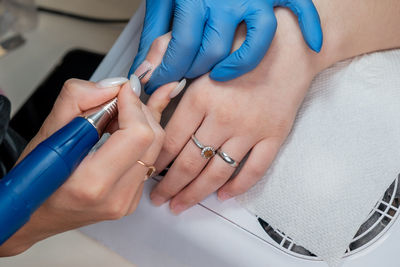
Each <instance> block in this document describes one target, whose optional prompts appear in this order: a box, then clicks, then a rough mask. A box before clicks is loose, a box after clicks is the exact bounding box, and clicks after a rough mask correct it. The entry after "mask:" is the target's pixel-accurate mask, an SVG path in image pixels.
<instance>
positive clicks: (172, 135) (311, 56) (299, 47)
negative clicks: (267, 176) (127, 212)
mask: <svg viewBox="0 0 400 267" xmlns="http://www.w3.org/2000/svg"><path fill="white" fill-rule="evenodd" d="M315 4H316V6H317V9H318V11H319V13H320V16H321V18H322V27H323V31H324V32H325V43H324V47H323V49H322V51H321V53H320V54H315V53H313V52H311V51H310V50H309V49H307V47H306V45H305V44H304V42H303V40H302V36H301V33H300V31H299V29H298V27H297V21H296V18H295V17H294V16H293V14H291V13H290V12H288V11H286V10H281V9H279V10H277V11H276V14H277V18H278V30H277V34H276V37H275V39H274V41H273V42H272V44H271V48H270V50H269V51H268V53H267V55H266V56H265V57H264V59H263V60H262V61H261V63H260V65H259V66H258V67H257V68H256V69H255V70H253V71H252V72H250V73H248V74H246V75H244V76H242V77H240V78H238V79H235V80H234V81H230V82H225V83H219V82H215V81H212V80H211V79H210V78H209V77H208V75H205V76H202V77H201V78H199V79H197V80H196V81H195V82H194V83H192V84H191V85H190V87H189V88H188V89H187V92H186V93H185V95H184V97H183V99H182V100H181V102H180V104H179V106H178V108H177V110H176V111H175V113H174V115H173V117H172V118H171V120H170V122H169V123H168V125H167V126H166V129H165V130H166V139H165V143H164V145H163V149H162V152H161V154H160V157H159V158H158V160H157V162H156V167H157V168H158V169H159V170H161V169H163V168H164V167H166V166H167V165H168V164H169V163H170V162H171V161H172V160H174V159H175V162H174V164H173V165H172V166H171V168H170V170H169V172H168V173H167V174H166V176H165V177H164V179H163V180H162V181H161V182H160V183H159V184H158V185H157V186H156V187H155V188H154V190H153V192H152V193H151V198H152V201H153V203H154V204H155V205H161V204H163V203H165V202H167V201H169V200H170V204H169V205H170V208H171V210H172V212H173V213H175V214H179V213H180V212H182V211H184V210H185V209H187V208H189V207H191V206H193V205H194V204H196V203H198V202H199V201H201V200H202V199H204V198H205V197H206V196H207V195H209V194H211V193H212V192H214V191H218V197H219V198H220V199H221V200H225V199H228V198H231V197H234V196H236V195H239V194H241V193H243V192H245V191H247V190H248V189H249V188H250V187H251V186H252V185H254V184H255V183H256V182H257V181H258V180H259V179H260V178H261V177H262V176H263V174H264V173H265V172H266V170H267V169H268V167H269V165H270V164H271V162H272V161H273V159H274V157H275V155H276V153H277V152H278V151H279V148H280V146H281V144H282V143H283V141H284V140H285V138H286V137H287V135H288V133H289V132H290V130H291V127H292V124H293V121H294V118H295V115H296V113H297V110H298V108H299V106H300V104H301V103H302V101H303V98H304V96H305V94H306V92H307V89H308V87H309V85H310V83H311V81H312V79H313V78H314V77H315V75H316V74H317V73H318V72H320V71H321V70H323V69H325V68H327V67H328V66H330V65H332V64H334V63H335V62H337V61H340V60H343V59H346V58H349V57H352V56H356V55H359V54H362V53H367V52H372V51H377V50H383V49H390V48H396V47H399V46H400V32H399V27H398V25H399V23H400V18H399V16H398V14H399V10H400V3H399V2H397V1H395V0H390V1H387V2H385V4H384V5H383V4H377V3H376V2H375V1H372V0H367V1H352V2H351V3H350V2H348V1H346V2H343V1H327V0H320V1H315ZM355 13H357V14H358V16H356V17H355V16H354V14H355ZM166 38H170V37H168V35H166V36H164V37H161V38H159V39H157V40H156V41H155V42H154V44H153V47H152V50H154V52H153V51H152V50H150V52H149V55H148V60H149V61H150V62H153V60H154V59H155V58H157V53H159V52H162V51H165V47H164V46H165V44H166V43H168V39H167V40H165V39H166ZM244 38H245V30H244V29H241V30H239V31H238V32H237V35H236V42H235V49H237V48H238V47H239V46H240V44H241V43H242V41H243V40H244ZM158 57H159V58H161V57H162V54H158ZM159 58H158V59H157V60H154V62H153V64H154V65H157V61H160V59H159ZM193 133H195V134H196V137H197V138H198V139H199V140H200V142H202V143H203V144H205V145H211V146H214V147H216V148H221V149H222V150H223V151H224V152H226V153H228V154H229V155H230V156H231V157H232V158H234V159H235V160H236V161H241V160H242V159H243V158H244V156H245V155H246V154H247V153H248V152H249V151H251V153H250V155H249V158H248V159H247V161H246V163H245V164H244V166H243V169H242V170H241V171H240V173H239V174H237V176H235V177H233V178H231V179H229V178H230V177H231V175H232V173H233V172H234V169H233V168H232V167H230V166H229V165H227V164H226V163H225V162H224V161H222V160H221V158H219V157H218V156H215V157H214V158H212V159H211V160H209V161H207V160H205V159H203V158H202V157H201V156H200V149H199V148H197V147H196V146H195V145H194V144H193V142H192V141H191V140H190V137H191V135H192V134H193Z"/></svg>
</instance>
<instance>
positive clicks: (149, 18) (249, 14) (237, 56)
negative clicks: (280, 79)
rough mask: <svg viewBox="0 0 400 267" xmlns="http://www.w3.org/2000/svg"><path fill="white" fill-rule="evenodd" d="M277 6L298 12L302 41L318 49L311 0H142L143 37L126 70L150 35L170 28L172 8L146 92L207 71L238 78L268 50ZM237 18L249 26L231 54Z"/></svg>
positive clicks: (147, 44)
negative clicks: (166, 41)
mask: <svg viewBox="0 0 400 267" xmlns="http://www.w3.org/2000/svg"><path fill="white" fill-rule="evenodd" d="M171 6H172V8H171ZM276 6H282V7H287V8H289V9H291V10H292V11H293V12H294V13H295V14H296V15H297V16H298V20H299V26H300V28H301V31H302V33H303V36H304V39H305V41H306V42H307V44H308V45H309V47H310V48H311V49H313V50H314V51H317V52H319V51H320V49H321V46H322V31H321V25H320V20H319V16H318V13H317V11H316V9H315V7H314V5H313V3H312V1H311V0H218V1H216V0H195V1H194V0H173V1H169V0H161V1H160V0H147V1H146V18H145V23H144V28H143V33H142V38H141V42H140V46H139V51H138V55H137V57H136V59H135V61H134V64H133V66H132V69H131V73H132V72H134V71H135V70H136V69H137V68H139V64H140V63H142V62H143V60H144V57H145V55H146V53H147V51H148V48H149V47H150V45H151V40H154V38H156V37H159V36H160V35H161V34H160V32H163V31H164V33H166V32H168V31H169V25H170V19H171V14H170V12H171V13H172V12H173V13H174V14H173V18H172V39H171V41H170V43H169V45H168V49H167V51H166V53H165V55H164V58H163V60H162V63H161V64H160V66H159V67H158V68H157V69H156V70H155V71H154V73H153V75H152V78H151V79H150V81H149V82H148V83H147V84H146V87H145V89H146V93H148V94H151V93H153V92H154V91H155V90H156V89H157V88H158V87H159V86H160V85H162V84H165V83H167V82H171V81H177V80H180V79H182V78H183V77H186V78H196V77H199V76H201V75H203V74H205V73H207V72H209V71H211V72H210V77H211V79H213V80H216V81H228V80H232V79H234V78H237V77H239V76H241V75H243V74H245V73H247V72H249V71H251V70H252V69H254V68H255V67H256V66H257V65H258V64H259V63H260V61H261V60H262V58H263V57H264V55H265V53H266V52H267V50H268V48H269V46H270V44H271V41H272V39H273V37H274V35H275V31H276V17H275V14H274V9H273V8H274V7H276ZM160 10H163V12H160ZM160 13H161V14H160ZM242 21H243V22H245V23H246V25H247V29H248V31H247V36H246V40H245V42H244V43H243V46H242V47H241V48H240V49H238V51H236V52H235V53H233V54H230V51H231V48H232V43H233V39H234V36H235V31H236V28H237V26H238V25H239V23H241V22H242Z"/></svg>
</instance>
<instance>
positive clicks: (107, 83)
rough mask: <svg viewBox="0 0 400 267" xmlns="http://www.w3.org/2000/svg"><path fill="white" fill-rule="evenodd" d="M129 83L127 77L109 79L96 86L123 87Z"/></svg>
mask: <svg viewBox="0 0 400 267" xmlns="http://www.w3.org/2000/svg"><path fill="white" fill-rule="evenodd" d="M127 81H128V79H127V78H125V77H116V78H107V79H104V80H101V81H100V82H98V83H97V84H96V85H97V87H99V88H109V87H114V86H119V85H123V84H124V83H126V82H127Z"/></svg>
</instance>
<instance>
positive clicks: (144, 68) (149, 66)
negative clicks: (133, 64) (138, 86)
mask: <svg viewBox="0 0 400 267" xmlns="http://www.w3.org/2000/svg"><path fill="white" fill-rule="evenodd" d="M153 67H154V66H153V64H151V63H150V62H149V61H147V60H145V61H143V62H142V64H140V65H139V67H138V68H137V69H136V71H135V75H136V76H140V75H142V74H143V73H145V72H146V71H148V70H152V69H153Z"/></svg>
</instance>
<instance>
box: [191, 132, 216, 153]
mask: <svg viewBox="0 0 400 267" xmlns="http://www.w3.org/2000/svg"><path fill="white" fill-rule="evenodd" d="M192 140H193V142H194V144H195V145H196V146H197V147H198V148H200V149H201V156H202V157H203V158H205V159H210V158H212V157H214V156H215V153H216V152H215V148H213V147H212V146H205V145H203V144H202V143H200V141H199V140H198V139H197V138H196V136H194V134H193V135H192Z"/></svg>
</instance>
